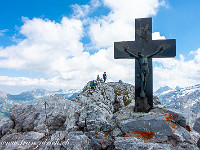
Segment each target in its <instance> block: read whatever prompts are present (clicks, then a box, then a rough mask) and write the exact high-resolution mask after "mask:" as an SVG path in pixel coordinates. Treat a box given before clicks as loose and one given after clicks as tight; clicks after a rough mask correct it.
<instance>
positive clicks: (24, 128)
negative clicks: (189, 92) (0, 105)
mask: <svg viewBox="0 0 200 150" xmlns="http://www.w3.org/2000/svg"><path fill="white" fill-rule="evenodd" d="M96 82H97V85H96V88H95V90H94V91H93V90H91V88H90V82H88V83H87V84H86V86H85V87H84V88H83V90H82V91H81V93H79V95H78V96H77V97H75V98H73V99H72V100H71V101H70V100H67V99H65V98H64V97H63V96H61V95H54V96H49V97H47V98H46V99H43V100H41V101H40V102H39V103H38V104H37V105H15V106H13V107H12V108H11V109H10V112H9V118H5V119H2V120H1V121H0V137H1V139H0V149H1V150H14V149H15V150H21V149H23V150H29V149H30V150H32V149H38V150H100V149H109V150H154V149H155V150H157V149H162V150H165V149H166V150H170V149H171V150H176V149H177V150H198V146H199V137H200V134H199V130H198V123H199V120H198V119H197V120H196V122H197V123H193V124H194V129H193V127H191V125H190V124H189V123H188V121H187V119H186V118H185V116H184V112H182V113H181V112H178V111H176V110H175V109H170V110H169V109H167V108H165V107H164V106H163V105H161V104H160V103H159V100H158V99H156V98H155V99H154V109H152V110H151V111H150V112H149V113H135V112H134V111H133V110H134V98H135V97H134V95H135V94H134V86H133V85H130V84H126V83H123V82H122V81H119V82H110V83H104V82H101V81H96ZM193 124H192V125H193Z"/></svg>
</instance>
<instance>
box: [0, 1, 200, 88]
mask: <svg viewBox="0 0 200 150" xmlns="http://www.w3.org/2000/svg"><path fill="white" fill-rule="evenodd" d="M102 3H103V4H104V6H106V7H109V9H110V13H109V14H108V16H100V17H94V18H87V15H88V14H89V13H91V12H92V11H94V8H97V7H99V6H100V5H101V4H102ZM163 5H164V2H163V1H159V0H140V1H138V0H104V1H103V2H100V1H98V0H93V1H91V2H90V3H89V4H88V5H82V6H79V5H73V7H74V14H73V15H72V16H73V17H72V18H66V17H63V19H62V21H61V22H60V23H58V22H55V21H51V20H48V19H47V20H43V19H39V18H34V19H32V20H29V19H28V18H23V20H24V25H23V26H22V27H21V29H20V33H21V34H23V35H24V36H25V37H26V38H25V39H24V40H22V41H19V43H18V44H17V45H13V46H9V47H6V48H0V57H1V59H0V67H1V68H10V69H18V70H28V71H35V72H42V73H44V74H45V75H46V77H44V78H29V77H16V78H15V77H6V76H0V85H8V86H47V87H55V88H66V89H70V88H82V87H83V86H84V85H85V84H86V82H88V81H89V80H92V79H95V78H96V76H97V74H99V75H100V76H101V77H102V73H103V72H104V71H106V72H107V74H108V81H118V80H119V79H121V80H122V81H124V82H129V83H132V84H134V70H135V67H134V60H128V59H122V60H114V48H113V43H114V41H126V40H134V36H135V29H134V28H135V26H134V24H135V22H134V20H135V18H139V17H148V16H150V15H155V14H156V13H157V10H158V8H159V6H163ZM80 18H81V19H82V18H84V19H82V20H81V19H80ZM87 21H88V22H87ZM85 23H87V25H88V26H89V30H88V31H87V29H88V28H84V27H85V26H84V25H83V24H85ZM88 26H87V27H88ZM84 34H89V36H90V38H91V40H92V44H93V46H95V48H96V49H99V50H98V51H97V52H96V53H95V54H90V53H89V52H84V48H83V43H82V42H80V41H81V39H82V37H83V36H84ZM153 39H165V37H164V36H161V35H160V33H159V32H155V33H153ZM191 54H192V55H194V60H191V61H186V60H184V58H183V57H181V59H155V61H156V62H158V63H160V65H156V66H155V67H154V82H155V83H154V86H155V88H158V87H159V86H165V85H168V86H171V87H173V86H177V85H178V86H187V85H193V84H196V83H197V82H198V81H199V76H198V75H199V72H200V69H198V66H199V65H200V49H198V50H197V51H194V52H191Z"/></svg>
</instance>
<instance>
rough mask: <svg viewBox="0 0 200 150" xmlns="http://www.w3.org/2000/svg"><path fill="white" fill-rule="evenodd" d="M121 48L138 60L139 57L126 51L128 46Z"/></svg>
mask: <svg viewBox="0 0 200 150" xmlns="http://www.w3.org/2000/svg"><path fill="white" fill-rule="evenodd" d="M123 48H124V50H125V51H126V52H127V53H128V54H129V55H130V56H132V57H135V58H136V59H139V57H138V56H137V55H135V54H133V53H132V52H130V51H129V50H128V46H127V45H126V46H123Z"/></svg>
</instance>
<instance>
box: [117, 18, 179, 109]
mask: <svg viewBox="0 0 200 150" xmlns="http://www.w3.org/2000/svg"><path fill="white" fill-rule="evenodd" d="M175 56H176V40H175V39H169V40H168V39H167V40H152V18H140V19H136V20H135V41H123V42H115V43H114V58H115V59H123V58H125V59H133V58H135V104H136V105H135V108H136V111H137V110H138V111H141V112H148V111H149V110H150V109H152V108H153V69H152V58H165V57H175ZM142 101H146V102H142ZM137 107H138V109H137ZM140 108H141V109H140Z"/></svg>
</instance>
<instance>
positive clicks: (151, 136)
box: [133, 131, 155, 139]
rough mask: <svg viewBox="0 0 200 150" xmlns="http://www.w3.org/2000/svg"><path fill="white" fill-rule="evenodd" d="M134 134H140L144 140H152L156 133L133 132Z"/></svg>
mask: <svg viewBox="0 0 200 150" xmlns="http://www.w3.org/2000/svg"><path fill="white" fill-rule="evenodd" d="M133 133H134V134H140V135H141V136H142V137H143V138H145V139H150V138H153V137H154V135H155V134H154V133H153V132H152V131H150V132H146V131H142V132H136V131H135V132H133Z"/></svg>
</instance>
